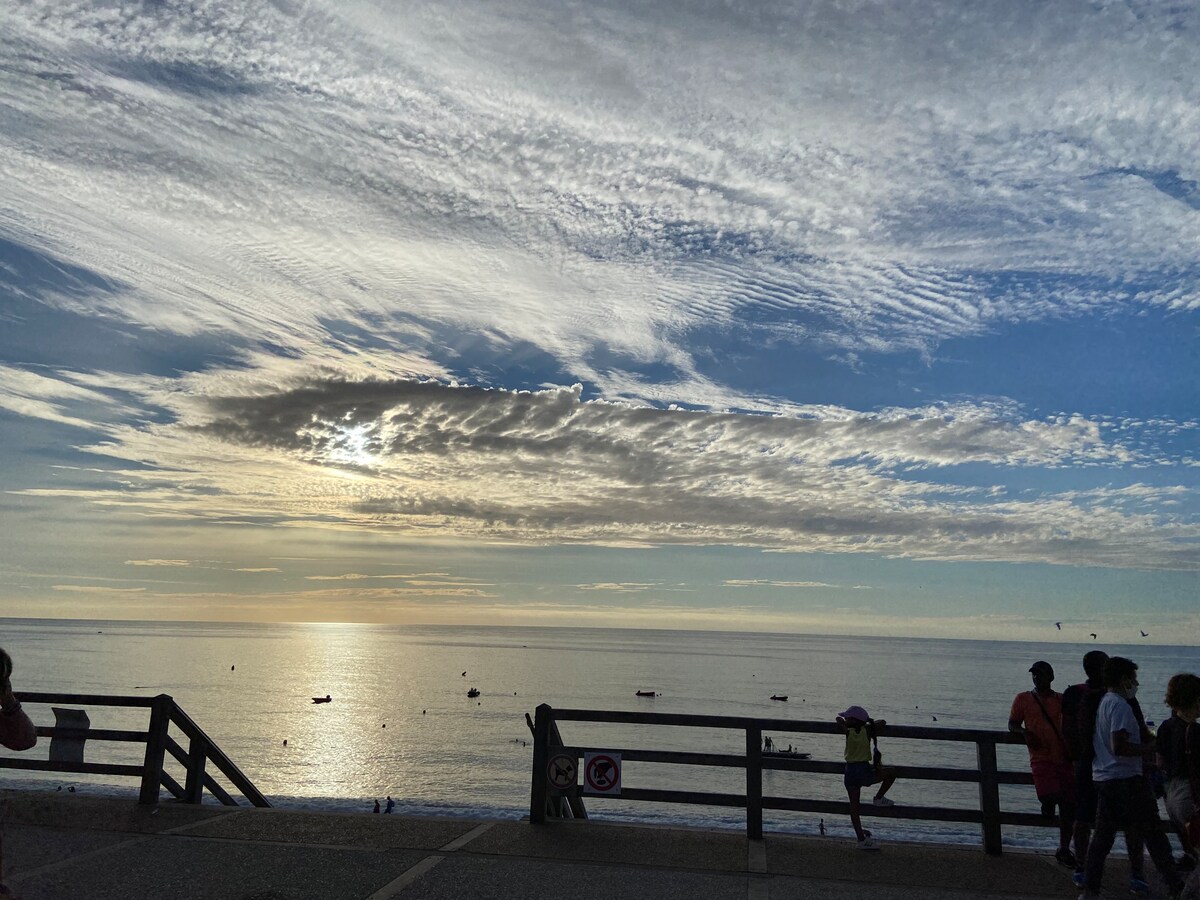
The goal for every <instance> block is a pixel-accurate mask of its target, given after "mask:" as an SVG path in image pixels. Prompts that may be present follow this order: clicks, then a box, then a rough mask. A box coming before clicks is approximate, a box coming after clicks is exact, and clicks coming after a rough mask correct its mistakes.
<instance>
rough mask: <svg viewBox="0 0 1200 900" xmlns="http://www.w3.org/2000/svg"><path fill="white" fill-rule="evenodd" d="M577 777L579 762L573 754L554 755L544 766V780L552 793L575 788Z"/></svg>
mask: <svg viewBox="0 0 1200 900" xmlns="http://www.w3.org/2000/svg"><path fill="white" fill-rule="evenodd" d="M578 775H579V761H578V760H577V759H576V757H575V754H574V753H556V754H555V755H554V756H552V757H550V762H548V763H547V764H546V780H547V781H549V782H550V789H551V790H553V791H566V790H570V789H571V788H573V787H575V779H576V777H577V776H578Z"/></svg>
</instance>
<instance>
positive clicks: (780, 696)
mask: <svg viewBox="0 0 1200 900" xmlns="http://www.w3.org/2000/svg"><path fill="white" fill-rule="evenodd" d="M787 697H788V695H787V694H772V695H771V699H772V700H783V701H785V702H786V701H787Z"/></svg>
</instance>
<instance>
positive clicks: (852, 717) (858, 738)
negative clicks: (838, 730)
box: [837, 706, 896, 850]
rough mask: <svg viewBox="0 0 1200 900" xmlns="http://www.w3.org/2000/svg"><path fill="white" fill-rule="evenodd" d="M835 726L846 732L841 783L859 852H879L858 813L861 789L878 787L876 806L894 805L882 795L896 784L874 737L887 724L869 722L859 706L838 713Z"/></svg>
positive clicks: (878, 721)
mask: <svg viewBox="0 0 1200 900" xmlns="http://www.w3.org/2000/svg"><path fill="white" fill-rule="evenodd" d="M837 723H838V725H840V726H841V727H842V729H843V730H844V731H845V733H846V753H845V759H846V774H845V776H844V777H843V779H842V783H843V784H844V785H845V786H846V793H847V794H848V795H849V797H850V824H851V825H853V826H854V835H855V837H857V838H858V849H859V850H878V849H879V845H878V844H877V843H876V842H875V841H874V840H872V838H871V832H869V831H867V830H866V829H865V828H863V827H862V819H861V817H860V814H859V811H860V808H861V800H862V789H863V788H864V787H870V786H871V785H874V784H878V785H879V789H878V790H877V791H876V792H875V799H874V800H873V801H872V802H873V803H874V804H875V805H876V806H895V805H896V802H895V801H894V800H889V799H888V798H887V797H886V796H885V795H886V794H887V792H888V790H889V789H890V788H891V786H892V785H893V784H895V783H896V773H895V772H894V771H892V770H891V769H885V768H884V767H883V765H882V757H881V756H880V755H879V744H878V741H877V738H878V736H879V734H880V733H882V731H883V729H884V727H885V726H886V725H887V722H885V721H884V720H883V719H877V720H876V719H872V718H871V717H870V716H869V715H867V711H866V710H865V709H863V708H862V707H861V706H851V707H850V708H849V709H847V710H846V711H845V712H842V713H839V714H838V717H837ZM873 742H874V743H875V753H874V757H872V753H871V744H872V743H873Z"/></svg>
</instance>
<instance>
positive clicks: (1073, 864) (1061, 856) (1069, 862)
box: [1054, 847, 1079, 869]
mask: <svg viewBox="0 0 1200 900" xmlns="http://www.w3.org/2000/svg"><path fill="white" fill-rule="evenodd" d="M1054 858H1055V859H1056V860H1058V862H1059V864H1060V865H1064V866H1068V867H1069V868H1072V869H1075V868H1078V867H1079V861H1078V860H1076V859H1075V854H1074V853H1072V852H1071V851H1070V850H1069V849H1067V848H1066V847H1059V848H1058V850H1057V851H1055V853H1054Z"/></svg>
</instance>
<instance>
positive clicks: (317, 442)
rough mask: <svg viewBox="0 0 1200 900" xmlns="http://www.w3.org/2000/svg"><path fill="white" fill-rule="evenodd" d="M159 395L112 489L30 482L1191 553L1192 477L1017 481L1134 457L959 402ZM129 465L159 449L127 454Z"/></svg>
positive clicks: (226, 515) (492, 530)
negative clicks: (1079, 483) (1078, 485)
mask: <svg viewBox="0 0 1200 900" xmlns="http://www.w3.org/2000/svg"><path fill="white" fill-rule="evenodd" d="M156 396H157V397H158V398H159V401H160V402H161V401H163V400H164V398H166V399H169V400H170V402H172V403H174V404H175V406H174V407H173V408H172V410H171V414H172V417H173V419H174V420H173V421H172V422H170V423H168V424H161V425H144V424H143V425H141V426H137V427H135V426H120V427H116V428H114V429H112V430H111V431H110V433H109V440H107V441H105V442H104V443H100V444H96V445H93V446H91V447H89V448H87V449H88V450H89V452H91V453H94V454H97V455H101V456H105V457H108V458H110V459H111V460H113V461H114V463H116V464H117V465H118V469H117V475H118V477H119V482H120V483H119V485H108V486H105V485H97V486H96V487H93V488H90V489H87V490H80V491H71V490H67V491H61V490H60V491H47V490H42V491H33V492H31V493H35V494H41V495H43V496H48V495H54V496H75V497H79V498H83V499H86V500H89V501H91V502H93V503H98V504H103V505H105V506H108V507H113V508H124V509H128V510H138V511H140V512H141V513H142V514H145V515H152V516H161V517H168V518H183V519H191V520H194V521H198V522H263V523H274V524H278V525H287V526H293V527H299V526H301V525H303V526H307V527H316V528H333V529H360V530H364V531H371V530H379V531H384V532H386V531H398V532H400V533H410V534H414V535H420V534H438V535H443V536H450V535H452V536H457V537H466V538H471V539H475V540H496V541H516V542H520V543H528V544H538V543H545V542H586V543H593V542H594V543H604V542H606V541H609V540H620V541H624V542H632V543H635V544H643V545H647V546H661V545H667V544H740V545H746V546H758V547H763V548H767V549H774V550H791V551H828V552H863V551H870V552H873V553H880V554H887V555H895V556H906V557H913V558H922V559H959V560H1006V561H1022V562H1052V563H1060V564H1071V565H1080V564H1088V565H1100V566H1112V565H1116V566H1138V567H1150V568H1195V567H1197V564H1198V563H1200V559H1198V557H1197V555H1196V551H1195V546H1196V543H1195V540H1196V538H1197V537H1198V536H1200V527H1198V526H1197V523H1196V521H1195V519H1194V518H1192V517H1189V516H1187V515H1185V514H1183V513H1182V512H1179V513H1172V512H1170V511H1169V509H1168V508H1166V507H1164V506H1163V505H1162V503H1163V501H1166V500H1169V499H1170V498H1171V497H1183V498H1185V499H1190V498H1191V497H1192V493H1193V492H1192V491H1191V490H1190V489H1188V488H1186V487H1180V486H1165V487H1164V486H1150V485H1141V484H1135V485H1131V486H1128V487H1125V488H1121V489H1116V488H1103V489H1088V490H1082V491H1061V490H1059V491H1054V490H1043V491H1038V492H1036V493H1034V494H1029V493H1028V492H1021V491H1014V490H1011V489H1008V488H1006V487H1004V486H1003V482H1002V480H1001V479H1003V478H1006V477H1011V474H1012V473H1013V472H1019V471H1021V470H1023V469H1028V470H1036V471H1045V470H1048V469H1052V468H1053V467H1058V466H1071V465H1084V464H1088V465H1095V466H1109V467H1112V468H1113V469H1114V470H1115V469H1118V468H1119V467H1121V466H1123V465H1125V464H1127V463H1128V462H1129V461H1130V460H1131V459H1135V458H1136V457H1135V456H1134V454H1133V452H1132V451H1130V450H1129V449H1128V448H1126V447H1124V446H1123V445H1122V444H1121V443H1119V442H1117V441H1114V440H1111V439H1109V438H1107V437H1106V436H1105V434H1104V433H1103V431H1102V429H1101V428H1100V427H1099V425H1097V424H1096V423H1093V422H1090V421H1087V420H1086V419H1084V418H1082V417H1079V416H1061V417H1057V418H1055V419H1053V420H1049V421H1033V420H1027V419H1021V418H1019V417H1015V416H1014V415H1013V414H1014V412H1015V411H1014V410H1012V409H1010V408H997V407H994V406H978V407H969V406H965V405H960V406H954V407H941V408H927V409H918V410H887V411H884V412H881V413H869V414H868V413H856V412H853V411H850V410H832V409H828V408H824V409H822V410H820V414H819V415H818V414H817V413H816V412H811V413H810V414H809V415H807V416H782V415H774V416H767V415H757V416H752V415H745V414H733V413H718V412H711V411H695V410H683V409H659V408H653V407H644V406H635V405H631V404H628V403H612V402H604V401H583V400H582V399H581V397H580V388H579V386H578V385H576V386H575V387H572V388H555V389H546V390H541V391H503V390H495V389H481V388H474V387H455V386H450V385H445V384H440V383H436V382H428V381H426V382H415V381H382V380H373V381H362V382H354V381H346V380H309V381H300V382H297V383H295V384H294V385H292V386H290V387H287V388H286V389H279V388H277V387H269V386H261V389H260V392H257V393H255V392H243V393H239V394H226V395H217V394H215V393H213V392H211V391H209V392H204V393H200V394H185V393H183V392H177V393H175V394H170V393H159V394H157V395H156ZM147 402H149V401H148V399H147ZM122 460H124V461H125V462H129V461H133V460H138V461H140V462H142V463H143V464H145V463H152V465H148V466H145V467H144V468H140V469H128V468H124V467H123V466H121V465H120V463H121V461H122ZM965 465H974V466H985V467H989V468H991V469H992V470H993V471H994V472H995V474H996V478H997V481H996V482H995V483H993V484H989V485H985V486H979V485H967V484H956V483H955V482H954V480H953V473H954V471H955V469H956V468H958V467H962V466H965ZM934 476H936V480H935V478H934ZM160 562H161V561H160ZM308 577H309V578H311V579H316V580H340V581H348V580H364V581H365V580H367V579H378V578H414V577H420V576H413V575H368V574H361V573H355V572H351V573H341V574H329V575H310V576H308ZM436 580H439V581H446V582H447V583H450V581H451V580H448V579H436ZM595 587H596V586H595V585H593V588H595ZM600 587H604V588H607V589H614V588H615V587H621V588H622V589H629V590H632V589H635V588H634V587H630V586H629V585H616V584H615V583H614V585H604V586H600Z"/></svg>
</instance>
